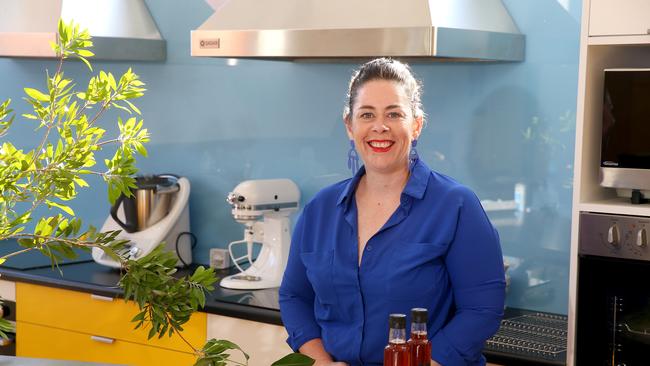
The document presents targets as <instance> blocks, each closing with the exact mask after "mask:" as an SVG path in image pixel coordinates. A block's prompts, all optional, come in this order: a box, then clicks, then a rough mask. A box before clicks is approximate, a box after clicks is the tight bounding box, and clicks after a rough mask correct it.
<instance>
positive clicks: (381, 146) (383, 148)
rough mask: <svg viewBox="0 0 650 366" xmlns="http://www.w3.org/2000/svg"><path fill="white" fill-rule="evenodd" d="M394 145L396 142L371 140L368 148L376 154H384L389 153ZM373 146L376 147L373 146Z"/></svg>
mask: <svg viewBox="0 0 650 366" xmlns="http://www.w3.org/2000/svg"><path fill="white" fill-rule="evenodd" d="M394 143H395V142H393V141H391V140H370V141H368V146H370V149H372V151H374V152H377V153H384V152H388V151H389V150H390V149H391V148H392V147H393V144H394ZM373 144H374V145H375V146H373Z"/></svg>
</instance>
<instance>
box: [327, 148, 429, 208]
mask: <svg viewBox="0 0 650 366" xmlns="http://www.w3.org/2000/svg"><path fill="white" fill-rule="evenodd" d="M430 173H431V169H429V167H428V166H427V165H426V164H425V163H424V162H423V161H422V160H420V159H418V160H416V161H415V162H414V163H413V165H412V166H411V176H410V177H409V180H408V182H406V186H405V187H404V191H403V192H402V193H403V194H406V195H409V196H411V197H413V198H417V199H422V197H424V192H425V191H426V189H427V183H428V182H429V174H430ZM364 174H366V167H365V166H361V168H360V169H359V170H358V171H357V173H356V174H355V175H354V176H353V177H352V179H350V180H349V181H348V183H347V184H346V185H345V188H344V189H343V191H342V192H341V194H340V195H339V198H338V200H337V201H336V204H337V205H340V204H342V203H344V202H345V203H346V206H347V205H348V204H349V201H350V199H351V197H353V196H354V190H355V189H356V187H357V184H359V180H360V179H361V177H362V176H363V175H364Z"/></svg>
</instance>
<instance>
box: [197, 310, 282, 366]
mask: <svg viewBox="0 0 650 366" xmlns="http://www.w3.org/2000/svg"><path fill="white" fill-rule="evenodd" d="M211 338H216V339H227V340H229V341H231V342H234V343H236V344H237V345H239V346H240V347H241V348H242V349H243V350H244V351H245V352H246V353H247V354H248V355H249V356H250V359H249V360H248V365H250V366H268V365H270V364H272V363H273V362H275V361H277V360H279V359H281V358H282V357H284V356H286V355H288V354H289V353H291V352H293V351H292V350H291V348H290V347H289V346H288V345H287V343H286V339H287V331H286V330H285V329H284V327H283V326H280V325H273V324H266V323H258V322H254V321H250V320H244V319H237V318H230V317H227V316H221V315H216V314H208V339H211ZM228 353H229V354H230V355H231V356H232V359H233V360H235V361H238V362H242V363H245V362H244V359H243V358H242V356H241V353H240V352H237V351H230V352H228Z"/></svg>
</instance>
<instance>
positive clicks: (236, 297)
mask: <svg viewBox="0 0 650 366" xmlns="http://www.w3.org/2000/svg"><path fill="white" fill-rule="evenodd" d="M6 264H7V266H5V265H3V266H0V279H2V280H9V281H19V282H28V283H33V284H38V285H45V286H51V287H58V288H63V289H69V290H74V291H83V292H89V293H93V294H97V295H102V296H109V297H121V296H122V294H123V292H122V290H121V289H120V288H119V286H118V285H117V284H118V281H119V279H120V270H118V269H114V268H109V267H106V266H102V265H99V264H97V263H95V262H94V261H92V260H84V261H80V262H74V263H66V264H62V265H60V266H59V268H60V270H59V269H56V268H52V267H51V266H47V267H43V265H42V263H39V264H38V265H36V266H34V267H33V268H29V267H28V266H25V265H23V266H20V268H17V267H11V263H10V262H9V261H8V262H7V263H6ZM196 267H198V265H196V264H193V265H191V266H190V267H189V268H185V269H179V270H178V272H177V274H178V275H179V276H186V275H190V274H191V273H192V272H193V271H194V269H195V268H196ZM232 271H233V270H232V269H231V270H220V271H216V274H217V276H218V277H219V278H223V277H224V276H227V275H229V274H231V273H232ZM279 308H280V306H279V303H278V291H277V289H266V290H230V289H224V288H221V287H220V286H218V285H215V289H214V290H213V291H212V292H210V293H209V294H208V295H207V296H206V303H205V307H204V308H203V309H202V311H204V312H207V313H212V314H219V315H223V316H228V317H235V318H241V319H247V320H252V321H257V322H263V323H269V324H276V325H282V320H281V318H280V311H279ZM513 310H514V311H513ZM521 311H524V312H526V311H525V310H518V309H506V317H508V314H513V313H514V314H521ZM529 313H531V312H529ZM485 354H486V356H487V358H488V361H492V362H497V363H500V364H506V365H530V363H523V362H525V360H522V359H521V358H518V357H516V356H515V355H512V357H510V356H509V355H508V353H507V352H506V353H503V352H501V353H494V354H493V353H491V352H485ZM0 365H2V364H0Z"/></svg>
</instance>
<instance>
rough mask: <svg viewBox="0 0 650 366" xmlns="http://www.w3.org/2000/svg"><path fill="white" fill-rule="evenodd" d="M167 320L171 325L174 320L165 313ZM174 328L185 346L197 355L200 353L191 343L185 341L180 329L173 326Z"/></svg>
mask: <svg viewBox="0 0 650 366" xmlns="http://www.w3.org/2000/svg"><path fill="white" fill-rule="evenodd" d="M165 318H167V322H168V323H169V324H170V325H171V324H172V319H171V317H170V316H169V314H167V313H165ZM172 328H173V329H174V330H175V331H176V334H178V336H179V337H181V339H182V340H183V342H185V344H187V345H188V346H189V347H190V348H191V349H192V351H194V353H195V354H196V353H198V352H199V351H198V350H197V349H196V348H194V346H192V344H191V343H190V342H188V341H187V339H185V337H183V333H182V332H181V331H179V330H178V328H176V327H175V326H174V325H172Z"/></svg>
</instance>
